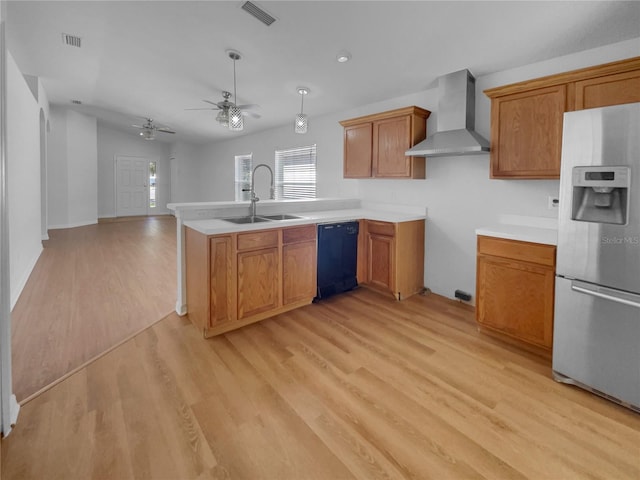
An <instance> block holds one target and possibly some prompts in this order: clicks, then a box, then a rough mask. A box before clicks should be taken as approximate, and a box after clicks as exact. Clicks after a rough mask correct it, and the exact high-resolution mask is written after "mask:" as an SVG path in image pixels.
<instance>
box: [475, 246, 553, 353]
mask: <svg viewBox="0 0 640 480" xmlns="http://www.w3.org/2000/svg"><path fill="white" fill-rule="evenodd" d="M477 268H478V272H477V274H478V278H477V282H478V292H477V312H476V313H477V320H478V323H479V324H480V325H482V326H486V327H489V328H491V329H494V330H498V331H499V332H501V333H504V334H506V335H509V336H511V337H514V338H517V339H520V340H523V341H525V342H528V343H532V344H534V345H538V346H541V347H544V348H547V349H548V348H551V344H552V335H553V299H554V291H553V290H554V272H553V268H550V267H546V266H540V265H535V264H532V263H527V262H520V261H517V260H509V259H504V258H500V257H492V256H484V255H480V256H479V257H478V266H477Z"/></svg>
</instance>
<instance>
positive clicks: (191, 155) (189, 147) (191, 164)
mask: <svg viewBox="0 0 640 480" xmlns="http://www.w3.org/2000/svg"><path fill="white" fill-rule="evenodd" d="M169 158H170V169H171V175H170V178H171V201H172V202H174V203H183V202H199V201H202V199H203V198H208V195H207V188H208V186H206V188H205V185H206V182H201V176H202V172H203V171H204V164H205V162H208V161H210V159H209V158H207V156H206V155H204V154H202V152H201V147H200V146H198V145H193V144H189V143H185V142H175V143H172V144H171V146H170V147H169ZM232 181H233V180H232Z"/></svg>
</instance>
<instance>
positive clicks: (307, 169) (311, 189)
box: [275, 145, 316, 200]
mask: <svg viewBox="0 0 640 480" xmlns="http://www.w3.org/2000/svg"><path fill="white" fill-rule="evenodd" d="M275 173H276V199H278V200H282V199H285V198H315V197H316V146H315V145H310V146H308V147H298V148H289V149H287V150H276V172H275Z"/></svg>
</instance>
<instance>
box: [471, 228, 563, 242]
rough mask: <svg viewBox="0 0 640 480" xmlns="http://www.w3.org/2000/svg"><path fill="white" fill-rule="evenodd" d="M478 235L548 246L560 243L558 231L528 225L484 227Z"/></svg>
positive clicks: (477, 230)
mask: <svg viewBox="0 0 640 480" xmlns="http://www.w3.org/2000/svg"><path fill="white" fill-rule="evenodd" d="M476 235H484V236H487V237H498V238H506V239H509V240H520V241H522V242H533V243H543V244H546V245H557V243H558V230H557V229H555V228H541V227H532V226H526V225H507V224H498V225H493V226H491V227H482V228H477V229H476Z"/></svg>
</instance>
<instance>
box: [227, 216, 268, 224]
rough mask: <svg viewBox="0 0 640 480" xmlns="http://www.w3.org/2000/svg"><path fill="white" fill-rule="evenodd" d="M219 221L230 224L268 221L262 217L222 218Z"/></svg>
mask: <svg viewBox="0 0 640 480" xmlns="http://www.w3.org/2000/svg"><path fill="white" fill-rule="evenodd" d="M221 220H224V221H225V222H231V223H259V222H269V221H270V220H269V219H268V218H264V217H258V216H255V217H251V216H248V217H231V218H222V219H221Z"/></svg>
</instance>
